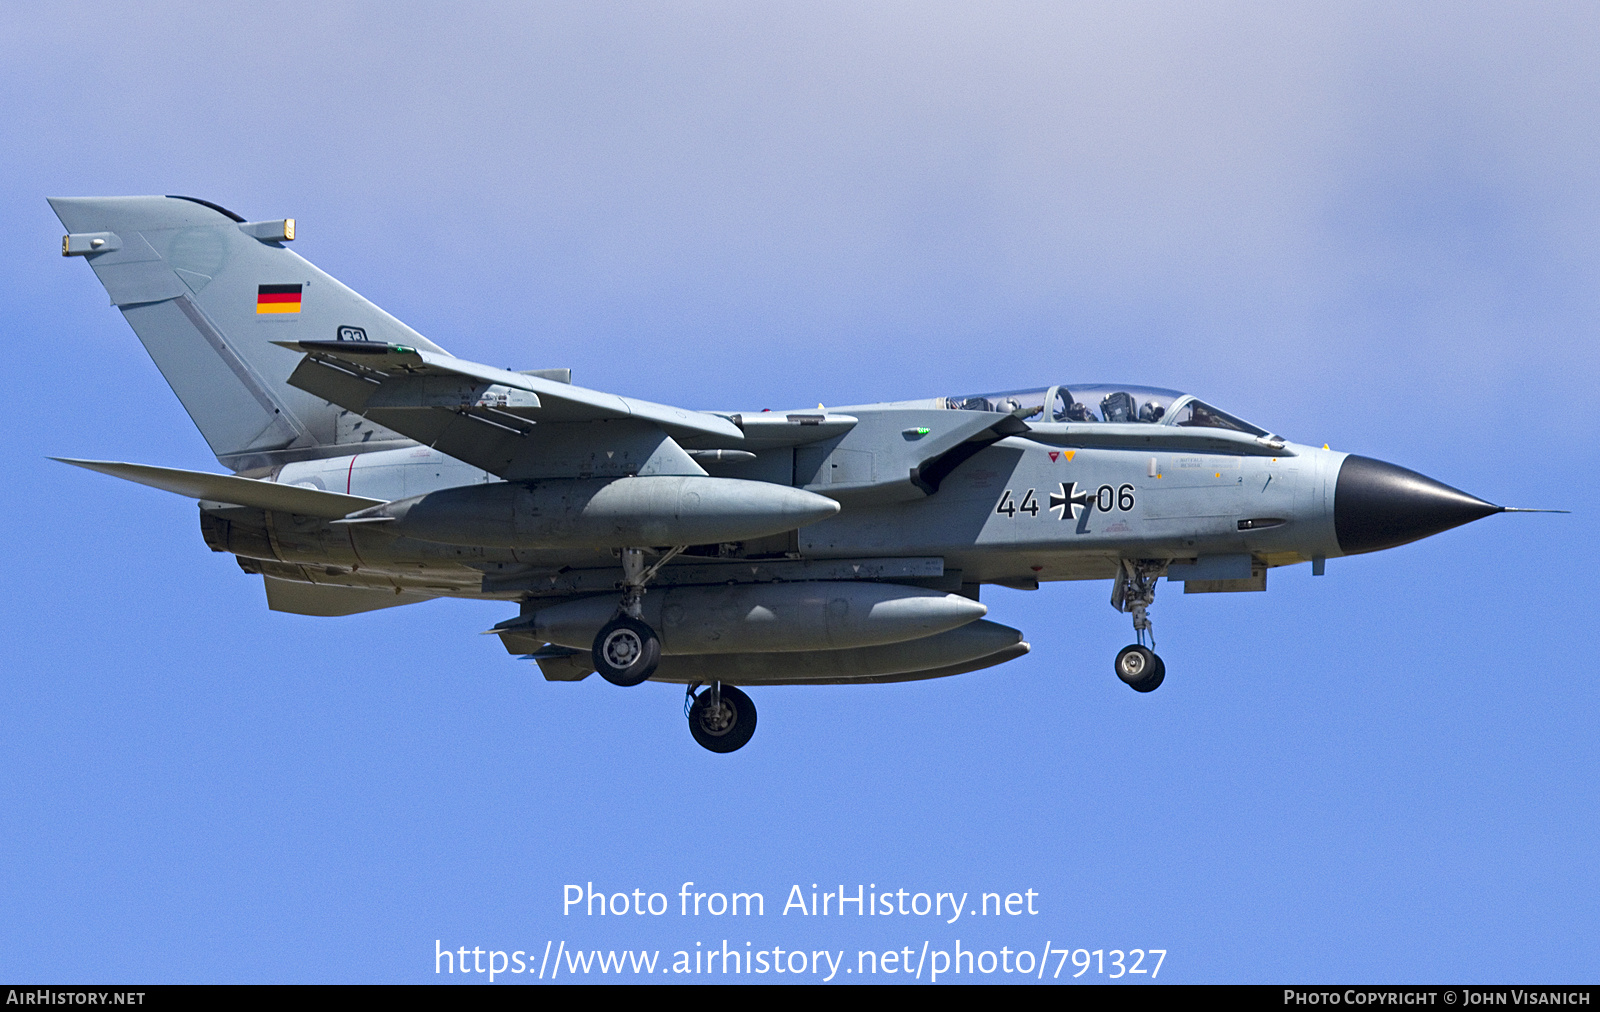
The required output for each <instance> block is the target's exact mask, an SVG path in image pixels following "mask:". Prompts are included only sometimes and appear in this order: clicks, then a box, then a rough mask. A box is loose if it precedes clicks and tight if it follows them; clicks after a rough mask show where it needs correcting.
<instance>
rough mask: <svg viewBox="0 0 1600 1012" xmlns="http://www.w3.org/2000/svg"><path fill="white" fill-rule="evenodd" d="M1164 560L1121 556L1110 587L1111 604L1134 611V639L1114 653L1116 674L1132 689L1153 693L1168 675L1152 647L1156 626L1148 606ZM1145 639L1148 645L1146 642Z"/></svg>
mask: <svg viewBox="0 0 1600 1012" xmlns="http://www.w3.org/2000/svg"><path fill="white" fill-rule="evenodd" d="M1166 568H1167V564H1166V561H1165V560H1163V559H1123V560H1122V569H1121V571H1120V572H1118V573H1117V584H1116V586H1115V587H1113V588H1112V590H1111V607H1113V608H1115V609H1117V610H1118V611H1123V612H1131V613H1132V614H1133V635H1134V639H1135V640H1136V641H1137V642H1135V643H1132V644H1130V645H1128V646H1125V647H1123V648H1122V650H1121V651H1120V652H1118V654H1117V660H1116V665H1115V667H1116V671H1117V677H1118V678H1120V679H1122V680H1123V682H1125V683H1127V685H1128V687H1129V688H1131V689H1133V690H1134V691H1135V692H1154V691H1155V690H1156V689H1157V688H1158V687H1159V686H1160V685H1161V683H1162V682H1163V681H1165V680H1166V677H1167V666H1166V664H1164V663H1163V662H1162V660H1161V658H1160V656H1159V655H1157V654H1156V652H1155V650H1153V649H1152V648H1153V647H1154V646H1155V645H1156V634H1155V629H1154V628H1153V627H1152V626H1151V624H1150V615H1149V613H1148V609H1149V607H1150V605H1152V604H1154V603H1155V599H1156V581H1157V580H1158V579H1160V578H1161V574H1162V573H1163V572H1165V571H1166ZM1146 639H1148V640H1149V641H1150V642H1149V645H1148V646H1147V645H1146V644H1145V640H1146Z"/></svg>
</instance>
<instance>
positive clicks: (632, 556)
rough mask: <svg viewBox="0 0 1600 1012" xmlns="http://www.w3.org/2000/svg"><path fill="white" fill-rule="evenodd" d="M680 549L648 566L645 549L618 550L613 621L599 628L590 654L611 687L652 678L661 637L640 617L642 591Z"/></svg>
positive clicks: (642, 606)
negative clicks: (617, 599)
mask: <svg viewBox="0 0 1600 1012" xmlns="http://www.w3.org/2000/svg"><path fill="white" fill-rule="evenodd" d="M683 548H684V546H681V545H680V546H679V547H677V548H673V549H670V550H668V551H666V552H664V553H662V555H661V557H660V558H658V559H657V560H656V561H655V562H654V563H651V564H650V565H648V566H647V565H645V549H643V548H624V549H623V550H622V601H621V603H620V604H618V606H617V617H616V618H613V619H612V620H611V621H609V622H607V623H606V624H605V625H603V626H601V627H600V632H599V633H598V634H597V635H596V636H595V638H594V647H593V650H592V653H593V658H594V669H595V670H596V671H598V672H600V677H601V678H604V679H605V680H606V681H608V682H610V683H611V684H612V685H638V684H639V683H640V682H643V681H645V680H646V679H647V678H649V677H650V676H651V675H653V674H655V671H656V665H657V664H659V663H660V662H661V637H660V636H657V635H656V631H655V630H654V629H652V628H650V625H649V623H647V622H646V621H645V620H644V619H643V618H641V617H640V616H641V615H642V614H643V611H644V605H643V598H644V588H645V584H647V583H649V582H650V581H651V580H652V579H654V578H655V575H656V573H658V572H660V570H661V567H662V566H664V565H666V564H667V563H668V562H670V561H671V560H672V559H673V557H674V556H676V555H677V554H678V553H679V552H681V551H683Z"/></svg>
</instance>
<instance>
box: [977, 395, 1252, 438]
mask: <svg viewBox="0 0 1600 1012" xmlns="http://www.w3.org/2000/svg"><path fill="white" fill-rule="evenodd" d="M945 407H948V408H955V409H958V410H965V411H1006V412H1010V413H1011V414H1014V415H1016V416H1017V417H1018V418H1021V419H1023V420H1024V421H1029V422H1142V423H1144V424H1146V425H1186V426H1199V427H1201V428H1207V429H1231V430H1233V431H1234V432H1244V433H1247V434H1249V435H1252V436H1258V437H1259V436H1266V435H1268V432H1267V431H1266V430H1265V429H1261V428H1257V427H1256V426H1254V425H1251V424H1250V423H1249V422H1247V421H1245V420H1244V419H1242V418H1237V417H1235V416H1233V415H1230V414H1228V413H1227V412H1226V411H1222V410H1220V409H1218V408H1214V407H1212V406H1211V405H1209V404H1207V403H1205V402H1204V401H1202V400H1199V399H1198V398H1196V397H1193V396H1191V395H1189V394H1183V393H1179V392H1178V391H1176V390H1162V389H1160V388H1158V387H1134V386H1126V385H1121V384H1114V383H1072V384H1065V383H1063V384H1059V385H1057V386H1053V387H1043V388H1040V389H1036V390H1002V391H1000V392H998V393H992V394H967V395H964V396H960V397H946V398H945Z"/></svg>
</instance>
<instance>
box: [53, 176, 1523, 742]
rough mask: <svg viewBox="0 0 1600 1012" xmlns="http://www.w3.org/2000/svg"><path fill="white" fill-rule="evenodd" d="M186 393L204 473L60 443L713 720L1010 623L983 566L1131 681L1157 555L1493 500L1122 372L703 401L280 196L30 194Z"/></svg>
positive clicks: (929, 658) (1196, 566)
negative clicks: (298, 245) (542, 360)
mask: <svg viewBox="0 0 1600 1012" xmlns="http://www.w3.org/2000/svg"><path fill="white" fill-rule="evenodd" d="M50 205H51V207H52V208H54V210H55V212H56V215H57V216H58V217H59V218H60V219H61V222H62V223H63V225H65V226H66V229H67V233H68V234H67V235H66V236H65V237H64V238H63V240H62V246H61V252H62V255H63V256H68V257H80V256H81V257H83V258H84V259H86V260H87V261H88V262H89V265H90V267H92V268H93V270H94V273H95V275H96V277H98V278H99V280H100V282H101V284H103V285H104V286H105V289H106V291H107V293H108V294H109V295H110V297H111V303H112V305H114V306H116V307H117V308H118V309H120V310H121V311H122V314H123V316H124V318H126V319H127V321H128V323H129V324H130V325H131V326H132V327H133V330H134V333H135V334H137V335H138V337H139V339H140V340H141V341H142V342H143V343H144V346H145V348H146V350H147V351H148V352H149V353H150V356H151V358H153V359H154V360H155V363H156V365H157V367H158V368H159V369H160V370H161V372H162V374H163V375H164V376H165V377H166V379H167V381H168V383H170V384H171V386H172V389H173V392H174V393H176V394H177V396H178V399H179V400H180V401H181V402H182V403H183V406H184V407H185V408H186V409H187V410H188V412H189V415H190V417H191V418H192V419H193V420H194V422H195V425H196V426H198V428H199V429H200V432H201V433H202V435H204V437H205V439H206V442H207V443H208V444H209V445H210V447H211V450H212V451H213V452H214V453H215V454H216V457H217V460H218V461H219V462H220V463H221V464H222V466H223V467H224V468H226V469H227V470H228V471H229V472H230V473H228V474H213V473H205V472H197V471H189V470H180V469H177V468H170V467H157V466H151V465H147V464H132V463H122V462H113V461H92V460H76V459H67V458H56V459H60V460H64V462H65V463H69V464H75V465H78V466H80V467H86V468H90V469H92V470H95V471H100V472H102V473H105V474H110V475H114V476H116V477H119V478H125V479H128V480H130V481H135V482H139V483H141V484H145V485H150V486H154V487H156V488H159V489H165V490H167V491H169V492H175V493H178V494H180V495H185V496H188V497H190V498H192V499H196V500H198V501H199V510H200V516H199V519H200V529H201V533H202V535H203V536H204V539H205V542H206V544H207V545H208V546H210V548H211V549H212V550H213V551H216V552H230V553H232V554H233V555H234V556H235V557H236V558H237V560H238V563H239V566H240V568H241V569H243V570H244V571H245V572H246V573H251V574H255V575H258V576H260V577H261V579H262V582H263V584H264V585H265V588H266V598H267V605H268V607H269V608H272V609H274V610H277V611H282V612H292V613H296V614H301V615H319V616H341V615H350V614H353V613H356V612H364V611H371V610H374V609H378V608H388V607H393V606H396V605H405V604H412V603H415V602H419V601H424V600H428V599H430V598H437V597H462V598H482V599H488V600H492V601H499V602H505V603H506V604H507V605H514V606H516V608H517V614H515V615H513V616H511V617H509V618H507V619H506V620H505V621H502V622H500V623H499V624H497V625H495V626H494V627H493V628H492V629H491V630H488V631H489V632H492V633H493V634H495V635H498V636H499V637H500V639H501V641H502V642H503V643H504V644H505V647H506V649H507V650H508V651H509V652H510V653H511V654H513V655H515V656H518V657H524V658H528V659H531V660H533V661H535V662H537V664H538V666H539V668H540V670H541V671H542V673H543V675H544V677H545V678H546V679H548V680H550V681H557V682H562V681H578V680H581V679H583V678H586V677H587V676H589V675H590V674H592V673H594V672H596V671H598V672H599V673H600V676H601V677H602V678H604V679H605V680H606V681H608V682H611V683H613V684H615V685H619V686H632V685H638V684H640V683H642V682H644V681H646V680H651V679H653V680H655V681H660V682H672V683H681V684H683V685H685V686H686V690H685V693H686V696H685V711H686V713H687V716H688V722H689V731H690V734H691V735H692V736H693V738H694V740H695V741H696V742H698V743H699V744H700V745H702V746H704V747H705V748H707V749H709V750H711V751H713V752H732V751H734V750H736V749H738V748H740V747H742V746H743V745H744V744H745V743H746V742H748V741H749V740H750V737H751V734H752V733H753V732H754V731H755V726H756V707H755V704H754V703H753V702H752V701H751V699H750V697H749V696H748V695H747V694H746V693H745V692H743V691H742V690H741V689H740V688H738V687H739V686H743V687H753V686H763V685H795V684H806V685H830V684H846V683H860V682H899V681H910V680H915V679H927V678H940V677H944V676H947V675H957V674H962V673H965V672H971V671H977V670H980V669H983V668H989V667H992V666H994V665H997V664H1002V663H1004V662H1006V661H1009V660H1013V659H1015V658H1017V657H1020V656H1022V655H1023V654H1026V653H1027V652H1028V649H1029V647H1028V644H1027V642H1025V641H1024V639H1023V634H1022V633H1021V632H1020V631H1018V630H1016V629H1012V628H1009V627H1007V626H1004V625H1001V624H999V623H996V622H992V621H989V620H987V619H986V618H985V617H984V616H985V614H986V613H987V608H986V607H985V605H984V604H983V603H982V602H981V596H982V590H983V588H984V587H985V586H1001V587H1011V588H1019V589H1026V590H1032V589H1036V588H1038V587H1039V585H1040V584H1042V583H1048V582H1053V581H1058V580H1109V581H1112V592H1111V605H1112V607H1114V608H1116V609H1117V610H1118V611H1121V612H1126V613H1127V614H1129V615H1130V616H1131V618H1132V624H1133V630H1134V639H1135V642H1134V643H1132V644H1130V645H1128V646H1126V647H1124V648H1122V650H1121V651H1120V652H1119V653H1117V655H1116V659H1115V662H1114V664H1113V668H1114V670H1115V673H1116V675H1117V677H1118V678H1120V679H1121V680H1122V681H1123V682H1125V683H1126V684H1127V685H1129V686H1130V687H1132V688H1133V689H1134V690H1136V691H1138V692H1150V691H1152V690H1154V689H1155V688H1156V687H1157V686H1159V685H1161V683H1162V681H1163V680H1164V679H1165V678H1166V665H1165V664H1164V663H1163V662H1162V660H1161V658H1160V657H1159V656H1158V655H1157V654H1156V653H1155V652H1154V651H1153V649H1152V647H1153V646H1154V636H1153V629H1152V625H1151V619H1150V608H1151V605H1152V603H1153V601H1154V598H1155V594H1156V589H1157V585H1158V582H1159V581H1160V580H1161V579H1162V578H1163V577H1164V578H1165V579H1166V581H1167V582H1168V583H1181V584H1183V587H1184V592H1185V593H1188V594H1197V593H1199V594H1216V593H1239V592H1250V591H1257V592H1259V591H1264V590H1265V589H1266V586H1267V574H1268V572H1269V571H1270V570H1272V569H1275V568H1277V567H1280V566H1290V565H1300V564H1309V565H1310V566H1311V570H1312V572H1313V573H1314V574H1317V575H1321V574H1322V573H1323V568H1324V565H1325V563H1326V560H1327V559H1329V558H1333V557H1337V556H1345V555H1358V554H1362V553H1365V552H1375V551H1379V550H1381V549H1386V548H1393V547H1395V546H1397V545H1403V544H1405V543H1407V542H1410V541H1415V540H1417V539H1419V538H1424V537H1427V536H1429V535H1432V534H1437V533H1439V532H1440V531H1444V530H1448V529H1449V528H1452V527H1456V526H1459V525H1461V524H1465V523H1468V522H1470V521H1473V520H1477V519H1480V518H1482V517H1485V516H1488V515H1489V514H1492V513H1502V512H1507V511H1508V510H1509V508H1508V507H1502V506H1496V505H1493V504H1491V503H1489V502H1486V501H1484V500H1482V499H1479V498H1477V497H1476V496H1473V495H1469V494H1467V493H1465V492H1462V491H1459V490H1457V489H1455V488H1451V487H1450V486H1448V485H1444V484H1441V483H1440V482H1437V481H1434V480H1433V479H1431V478H1427V477H1424V476H1422V475H1420V474H1417V473H1415V472H1413V471H1409V470H1407V469H1405V468H1403V467H1397V466H1395V465H1394V464H1388V463H1384V462H1382V461H1379V460H1374V459H1371V458H1368V457H1362V456H1356V455H1354V454H1348V453H1342V452H1338V451H1334V450H1330V449H1329V448H1328V447H1326V446H1322V447H1317V446H1308V445H1302V444H1299V443H1294V442H1291V441H1289V440H1287V439H1285V438H1283V437H1281V436H1279V435H1277V434H1275V433H1273V432H1270V431H1268V430H1267V429H1264V428H1262V427H1260V426H1257V425H1253V424H1251V423H1250V422H1247V421H1245V420H1244V419H1242V418H1239V417H1238V416H1236V415H1233V414H1231V413H1229V412H1227V411H1225V410H1223V409H1221V408H1218V407H1215V406H1213V405H1212V404H1210V403H1208V402H1206V401H1202V400H1200V399H1199V398H1197V397H1195V396H1193V395H1191V394H1187V393H1180V392H1178V391H1175V390H1164V389H1156V388H1152V387H1143V386H1129V385H1125V384H1115V383H1053V384H1047V385H1044V386H1037V387H1033V388H1030V389H1023V390H1008V391H1003V392H997V393H971V394H959V395H956V396H930V397H925V398H921V399H917V400H909V401H894V402H888V403H882V404H861V405H854V406H844V407H834V408H827V409H824V408H822V407H821V406H819V407H817V408H815V409H801V410H793V411H770V410H766V409H761V410H753V411H748V410H747V411H700V410H689V409H684V408H678V407H671V406H668V405H664V404H654V403H651V402H649V401H642V400H637V399H634V398H631V397H624V396H619V395H617V394H612V393H603V392H601V391H598V390H591V389H586V388H584V387H580V386H577V385H575V384H573V383H572V376H571V373H570V371H569V370H567V369H549V368H545V369H528V370H522V371H513V370H507V369H498V368H494V367H492V366H487V365H480V364H478V363H475V362H468V361H466V360H464V359H460V358H456V357H454V356H453V355H451V354H450V353H449V352H447V351H445V350H444V349H443V348H441V347H440V346H438V345H436V344H434V343H433V342H432V341H430V340H428V339H427V338H425V337H423V336H422V335H421V334H419V333H417V332H416V331H414V330H412V329H411V328H410V327H407V326H406V325H405V324H404V323H401V322H400V321H399V320H397V319H395V318H394V317H393V316H390V315H389V314H388V313H386V312H384V311H383V310H382V309H379V308H378V307H377V306H375V305H373V304H372V303H371V302H368V301H367V300H366V299H364V298H362V297H361V296H360V295H358V294H356V293H355V292H354V291H352V290H350V289H349V288H346V287H345V286H344V285H342V284H340V283H339V282H338V281H336V280H335V279H334V278H332V277H330V276H329V275H327V274H324V273H323V272H322V271H320V270H318V269H317V268H316V267H314V266H312V265H311V264H310V263H308V262H307V261H305V260H304V259H302V258H301V257H300V256H298V255H297V254H295V253H294V252H292V251H291V250H290V249H289V248H288V244H289V243H290V242H291V241H293V239H294V236H295V224H294V221H293V219H277V220H270V221H246V220H245V219H244V218H242V217H241V216H239V215H237V214H235V213H233V212H232V211H229V210H227V209H225V208H223V207H220V206H218V205H216V204H213V203H209V202H207V201H204V200H199V199H196V198H193V197H178V196H167V197H161V196H150V197H70V198H56V199H52V200H51V201H50Z"/></svg>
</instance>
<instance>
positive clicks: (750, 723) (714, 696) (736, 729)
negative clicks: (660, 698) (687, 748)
mask: <svg viewBox="0 0 1600 1012" xmlns="http://www.w3.org/2000/svg"><path fill="white" fill-rule="evenodd" d="M698 687H699V686H698V684H696V685H691V686H689V687H688V689H687V690H686V691H685V692H684V712H685V713H686V714H687V715H688V717H689V733H690V734H691V735H693V736H694V740H695V741H697V742H699V743H700V746H701V747H702V748H705V749H709V750H710V751H712V752H734V751H737V750H738V749H741V748H743V747H744V744H745V742H747V741H749V740H750V736H751V735H753V734H755V733H756V704H755V703H752V702H751V701H750V697H749V696H747V695H745V694H744V693H742V692H740V691H739V690H738V689H736V688H734V687H733V686H731V685H723V684H722V683H721V682H712V683H711V687H710V688H709V689H706V691H704V692H702V693H700V694H699V695H696V694H695V691H694V690H695V689H696V688H698Z"/></svg>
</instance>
